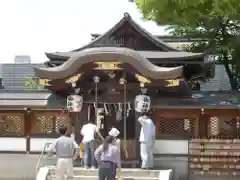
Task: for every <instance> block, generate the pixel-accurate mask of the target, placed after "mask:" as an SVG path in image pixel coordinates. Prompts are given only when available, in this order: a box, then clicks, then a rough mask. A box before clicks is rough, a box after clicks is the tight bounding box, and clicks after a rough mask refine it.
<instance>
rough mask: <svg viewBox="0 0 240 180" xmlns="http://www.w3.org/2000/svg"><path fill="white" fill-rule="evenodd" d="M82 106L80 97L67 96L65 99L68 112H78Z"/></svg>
mask: <svg viewBox="0 0 240 180" xmlns="http://www.w3.org/2000/svg"><path fill="white" fill-rule="evenodd" d="M82 106H83V97H82V96H80V95H69V96H68V97H67V109H68V111H69V112H80V111H81V110H82Z"/></svg>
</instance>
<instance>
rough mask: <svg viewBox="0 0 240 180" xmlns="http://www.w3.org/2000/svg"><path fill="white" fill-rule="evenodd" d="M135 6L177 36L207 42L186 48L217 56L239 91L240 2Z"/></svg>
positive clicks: (144, 0)
mask: <svg viewBox="0 0 240 180" xmlns="http://www.w3.org/2000/svg"><path fill="white" fill-rule="evenodd" d="M135 3H136V5H137V7H138V8H139V9H140V10H141V12H142V14H143V17H144V18H145V19H148V20H153V21H155V22H156V23H157V24H159V25H167V26H168V30H170V33H171V34H173V35H175V36H182V37H183V36H186V37H187V36H188V37H198V38H199V37H202V38H206V39H208V43H207V44H205V47H204V45H203V44H202V43H200V44H194V45H192V47H191V46H190V47H185V48H187V50H193V49H194V51H199V50H203V49H205V50H206V51H209V52H211V53H214V54H216V55H217V58H218V61H220V62H221V63H223V64H224V66H225V69H226V72H227V74H228V77H229V80H230V83H231V86H232V89H233V90H236V89H239V88H240V36H239V35H240V1H238V0H136V1H135ZM201 48H203V49H201ZM196 49H198V50H196Z"/></svg>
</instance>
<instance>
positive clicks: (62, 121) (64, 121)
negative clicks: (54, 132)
mask: <svg viewBox="0 0 240 180" xmlns="http://www.w3.org/2000/svg"><path fill="white" fill-rule="evenodd" d="M68 122H69V116H68V115H65V114H62V115H58V116H56V129H59V127H61V126H66V127H68Z"/></svg>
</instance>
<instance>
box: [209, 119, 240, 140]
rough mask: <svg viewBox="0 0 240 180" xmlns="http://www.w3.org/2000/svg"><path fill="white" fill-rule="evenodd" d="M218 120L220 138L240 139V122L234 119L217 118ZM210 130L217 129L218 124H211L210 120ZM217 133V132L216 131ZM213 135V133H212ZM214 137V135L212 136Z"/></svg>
mask: <svg viewBox="0 0 240 180" xmlns="http://www.w3.org/2000/svg"><path fill="white" fill-rule="evenodd" d="M217 119H218V124H219V127H218V129H219V130H218V131H219V133H218V134H217V135H218V136H221V137H239V136H240V127H239V126H240V122H239V119H237V118H232V117H217ZM209 126H210V129H211V128H213V129H216V124H213V123H211V119H210V124H209ZM215 131H216V130H215ZM210 134H211V131H210ZM211 135H213V134H211Z"/></svg>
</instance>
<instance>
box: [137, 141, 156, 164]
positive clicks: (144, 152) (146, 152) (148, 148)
mask: <svg viewBox="0 0 240 180" xmlns="http://www.w3.org/2000/svg"><path fill="white" fill-rule="evenodd" d="M140 154H141V159H142V166H141V167H142V168H152V167H153V161H154V158H153V143H152V142H140Z"/></svg>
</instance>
